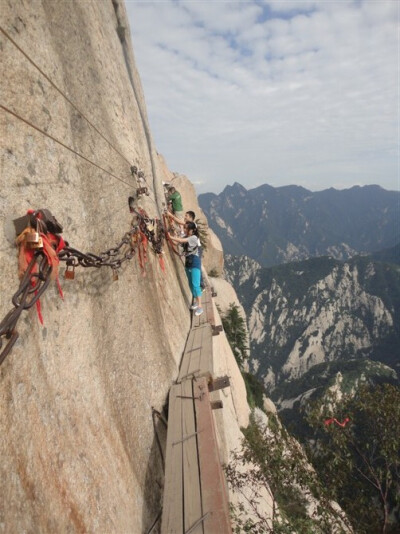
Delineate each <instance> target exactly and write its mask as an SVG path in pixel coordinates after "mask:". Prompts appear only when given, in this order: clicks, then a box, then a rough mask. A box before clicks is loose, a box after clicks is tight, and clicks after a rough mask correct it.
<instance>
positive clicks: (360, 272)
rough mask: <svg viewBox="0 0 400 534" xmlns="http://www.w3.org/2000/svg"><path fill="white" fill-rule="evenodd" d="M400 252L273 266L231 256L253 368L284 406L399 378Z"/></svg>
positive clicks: (228, 272) (229, 271)
mask: <svg viewBox="0 0 400 534" xmlns="http://www.w3.org/2000/svg"><path fill="white" fill-rule="evenodd" d="M398 252H399V249H398V247H394V248H393V249H392V250H386V251H384V253H382V254H376V255H375V256H376V257H381V256H383V257H385V258H388V259H390V260H391V261H390V262H387V261H386V262H382V261H378V260H377V259H375V257H374V256H357V257H355V258H352V259H351V260H347V261H340V260H335V259H333V258H329V257H321V258H311V259H309V260H304V261H301V262H292V263H289V264H284V265H280V266H275V267H269V268H265V267H261V266H260V265H259V264H258V263H257V262H255V261H254V260H251V259H249V258H246V257H232V256H228V257H227V261H226V263H225V266H226V267H225V268H226V276H227V278H228V280H229V281H230V282H231V283H232V284H233V285H234V286H235V288H236V291H237V293H238V296H239V299H240V301H241V303H242V304H243V306H244V309H245V311H246V314H247V317H248V327H249V336H250V348H251V351H250V354H251V357H250V360H249V370H250V371H251V373H252V374H254V375H255V376H256V377H257V378H258V379H259V380H260V381H261V382H262V383H263V385H264V388H265V391H266V392H267V393H268V394H269V395H270V396H271V398H272V399H273V400H274V401H275V403H276V404H277V406H278V409H280V410H281V411H284V410H292V409H293V408H295V409H298V408H299V407H300V405H301V404H302V403H303V404H304V402H306V401H307V400H308V399H310V398H315V397H316V396H318V395H320V394H322V393H323V392H324V391H326V389H327V388H331V387H333V388H336V389H338V388H339V389H340V390H341V392H342V393H345V392H349V391H351V389H352V388H353V389H355V388H357V386H358V385H359V384H360V383H363V382H373V383H377V382H380V381H386V382H395V383H398V378H399V376H400V265H399V256H398ZM396 261H397V263H396ZM291 418H293V415H291Z"/></svg>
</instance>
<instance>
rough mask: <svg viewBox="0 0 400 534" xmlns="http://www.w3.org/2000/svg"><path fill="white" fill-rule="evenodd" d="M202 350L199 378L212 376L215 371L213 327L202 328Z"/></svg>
mask: <svg viewBox="0 0 400 534" xmlns="http://www.w3.org/2000/svg"><path fill="white" fill-rule="evenodd" d="M202 330H203V332H202V334H203V335H202V350H201V360H200V365H199V367H200V373H198V376H207V374H208V375H209V376H211V375H212V371H213V350H212V330H211V325H210V324H208V323H207V324H206V325H204V327H203V328H202Z"/></svg>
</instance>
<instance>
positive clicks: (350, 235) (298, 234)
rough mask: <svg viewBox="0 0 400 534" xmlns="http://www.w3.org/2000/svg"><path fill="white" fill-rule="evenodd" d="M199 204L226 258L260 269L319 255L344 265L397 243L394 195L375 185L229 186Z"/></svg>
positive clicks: (397, 197)
mask: <svg viewBox="0 0 400 534" xmlns="http://www.w3.org/2000/svg"><path fill="white" fill-rule="evenodd" d="M199 204H200V206H201V208H202V209H203V211H204V212H205V214H206V216H207V218H208V222H209V225H210V226H211V228H212V229H213V230H214V232H215V233H216V234H217V235H218V237H219V238H220V240H221V242H222V245H223V248H224V251H225V253H226V254H231V255H235V256H241V255H245V256H248V257H250V258H253V259H254V260H256V261H258V262H259V263H260V264H261V265H262V266H263V267H269V266H272V265H278V264H281V263H286V262H290V261H298V260H303V259H307V258H311V257H318V256H325V255H327V256H331V257H332V258H335V259H340V260H346V259H348V258H350V257H352V256H354V255H356V254H360V253H361V254H368V253H372V252H376V251H380V250H383V249H386V248H391V247H393V246H395V245H396V244H398V243H399V242H400V224H399V208H400V193H399V192H397V191H386V190H385V189H382V188H381V187H380V186H378V185H368V186H364V187H359V186H354V187H352V188H351V189H345V190H336V189H334V188H330V189H326V190H324V191H318V192H311V191H309V190H307V189H305V188H303V187H299V186H294V185H290V186H285V187H277V188H275V187H272V186H270V185H267V184H264V185H261V186H259V187H257V188H255V189H249V190H247V189H245V188H244V187H243V186H242V185H240V184H239V183H234V184H233V185H232V186H227V187H225V189H224V190H223V191H222V193H220V194H219V195H216V194H214V193H206V194H202V195H199Z"/></svg>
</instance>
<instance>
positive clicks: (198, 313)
mask: <svg viewBox="0 0 400 534" xmlns="http://www.w3.org/2000/svg"><path fill="white" fill-rule="evenodd" d="M203 311H204V310H203V308H199V307H197V310H196V311H195V312H194V314H195V315H197V316H198V315H201V314H202V313H203Z"/></svg>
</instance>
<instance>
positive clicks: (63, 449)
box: [0, 0, 189, 533]
mask: <svg viewBox="0 0 400 534" xmlns="http://www.w3.org/2000/svg"><path fill="white" fill-rule="evenodd" d="M1 6H2V7H1V13H0V16H1V27H2V28H3V29H4V30H5V31H6V32H7V34H8V35H9V36H10V37H11V38H12V39H13V40H14V41H15V43H16V44H17V45H18V46H19V47H20V48H21V49H22V50H23V51H24V52H25V53H26V54H27V55H28V56H29V57H30V58H31V59H32V61H33V62H34V63H36V65H37V66H38V67H39V68H40V69H41V70H42V71H43V72H44V73H45V74H46V75H47V76H48V77H49V78H50V79H51V80H52V81H53V83H54V84H55V85H56V86H57V87H58V88H59V89H60V90H61V91H62V92H63V93H64V96H63V95H62V94H60V92H59V91H57V90H56V89H55V88H54V86H53V85H52V84H51V83H49V81H48V80H47V79H46V77H45V76H43V75H42V73H41V72H40V71H39V70H38V68H36V67H35V66H34V65H33V64H32V63H31V62H30V61H29V60H28V59H27V58H26V57H25V56H24V54H23V53H22V52H21V51H20V50H19V49H18V48H17V47H16V46H15V45H14V44H13V43H12V42H11V40H10V39H9V38H8V37H7V36H5V35H4V34H3V33H2V34H0V48H1V50H2V58H3V64H2V70H3V73H4V75H3V76H2V78H1V82H0V83H1V94H2V104H3V105H4V106H5V107H6V108H8V109H9V110H11V111H12V112H14V113H16V114H18V115H20V116H21V117H22V118H23V119H24V120H25V121H29V122H30V123H31V124H32V125H34V126H36V127H37V128H39V129H40V130H42V132H43V133H40V132H39V131H38V130H37V129H35V128H34V127H32V126H30V125H28V124H27V123H26V122H24V121H23V120H21V119H18V118H16V117H15V116H14V115H12V114H11V113H10V112H7V111H4V110H1V139H2V156H1V187H0V203H1V209H0V212H1V219H0V223H1V236H2V246H1V250H0V265H1V272H2V277H1V281H0V284H1V295H2V298H1V307H0V317H1V318H3V316H4V315H5V314H6V313H7V312H8V311H9V310H10V309H11V307H12V304H11V297H12V295H13V293H14V292H15V291H16V289H17V287H18V283H19V282H18V277H17V258H16V249H15V245H14V237H15V236H14V235H13V230H12V220H13V219H14V218H16V217H19V216H21V215H23V214H25V212H26V210H27V209H29V208H40V207H46V208H49V209H50V210H51V211H52V212H53V213H54V214H55V215H56V217H57V219H58V220H59V221H60V223H61V224H62V225H63V226H64V237H65V239H67V240H68V241H69V243H70V245H71V246H73V247H75V248H77V249H79V250H82V251H92V252H95V253H97V252H100V251H102V250H106V249H108V248H110V247H111V246H113V245H115V244H116V243H117V242H119V241H120V239H121V237H122V236H123V235H124V233H125V232H126V231H127V230H128V229H129V227H130V221H131V216H130V213H129V211H128V208H127V206H128V204H127V199H128V196H129V195H130V194H132V192H133V191H134V190H135V189H136V183H135V181H134V180H133V178H132V177H131V175H130V165H137V166H138V167H139V168H140V169H143V170H144V172H145V175H146V177H147V180H148V183H149V187H150V190H151V195H150V197H143V199H142V200H141V202H140V205H141V206H142V207H143V208H144V209H146V210H147V212H148V213H149V215H150V216H152V217H154V216H156V215H158V214H159V213H160V207H161V201H162V183H161V180H162V177H161V175H162V169H161V167H160V166H159V161H158V158H157V154H156V152H155V151H154V149H153V147H152V141H151V137H150V134H149V128H148V124H147V119H146V109H145V103H144V98H143V94H142V89H141V85H140V80H139V77H138V74H137V72H136V68H135V64H134V60H133V55H132V51H131V45H130V41H129V39H130V38H129V27H128V22H127V18H126V16H125V8H124V5H123V4H122V3H120V2H117V1H113V2H112V1H111V0H110V1H101V2H99V1H94V0H93V1H91V0H87V1H85V2H78V1H68V2H65V1H64V0H59V1H57V0H43V1H41V0H34V1H32V2H26V1H23V0H10V1H3V2H2V4H1ZM124 28H125V30H124ZM66 97H67V98H68V99H69V100H70V101H71V102H72V103H74V104H75V106H76V107H77V108H78V109H79V110H80V111H81V113H79V112H78V111H77V110H76V109H75V108H74V107H73V106H72V105H71V104H70V103H69V102H68V101H67V99H66ZM83 115H84V116H85V117H86V118H88V119H89V120H90V122H91V123H92V124H93V125H94V126H95V128H94V127H93V126H91V125H90V124H89V123H88V122H87V121H86V120H85V118H84V116H83ZM96 130H98V131H96ZM98 132H101V134H103V136H104V137H105V138H106V139H107V141H106V140H105V139H104V138H103V136H102V135H100V134H99V133H98ZM45 134H48V136H51V137H53V138H54V139H56V140H58V141H60V142H61V143H63V144H64V145H66V146H67V147H69V148H70V149H72V150H75V151H76V152H78V153H79V154H81V155H82V156H84V157H85V158H87V159H88V160H90V161H92V162H93V163H94V164H96V165H97V166H95V165H93V164H91V163H88V161H86V160H85V159H83V158H82V157H79V156H77V155H75V154H74V153H72V152H71V151H70V150H68V149H67V148H65V147H64V146H62V145H61V144H60V143H59V142H56V141H54V140H52V139H51V138H50V137H48V136H46V135H45ZM99 167H101V168H102V169H104V170H105V171H108V172H109V173H110V174H108V173H107V172H104V171H103V170H101V169H100V168H99ZM160 195H161V197H160ZM157 202H158V205H157ZM165 263H166V274H165V275H164V274H163V272H162V271H161V269H160V266H159V263H158V259H157V258H156V257H155V256H154V255H152V254H151V253H149V262H148V265H147V269H146V276H145V277H144V276H143V275H142V273H141V269H140V267H139V264H138V261H137V258H136V259H135V258H134V259H133V260H132V261H131V262H126V263H125V264H124V267H123V269H122V270H121V272H120V275H119V281H118V282H114V283H113V282H112V277H111V274H110V270H105V269H101V270H92V269H88V270H84V269H77V271H76V276H75V281H67V280H64V279H63V277H62V276H61V283H62V287H63V291H64V301H62V300H61V299H60V298H59V296H58V292H57V289H56V287H55V285H54V284H52V285H51V287H49V289H48V290H47V291H46V293H45V294H44V296H43V298H42V299H41V300H42V308H43V316H44V326H43V327H41V326H40V325H39V323H38V319H37V317H36V312H35V310H34V309H32V310H30V311H29V312H28V313H24V314H23V315H22V317H21V319H20V321H19V323H18V331H19V334H20V337H19V340H18V341H17V343H16V345H15V346H14V349H13V351H12V352H11V354H10V355H9V356H8V357H7V359H6V360H5V362H4V363H3V365H2V366H1V369H0V373H1V377H0V414H1V415H0V418H1V419H0V429H1V431H0V455H1V458H2V462H1V467H0V480H1V482H0V491H1V494H2V499H1V504H0V531H2V532H118V533H121V532H131V533H136V532H138V533H139V532H144V531H146V530H147V529H148V528H149V526H150V525H151V524H152V523H153V521H154V519H155V517H156V515H157V514H158V512H159V502H160V499H159V497H160V487H161V486H162V468H161V463H160V457H159V451H158V449H157V447H156V445H155V440H154V430H153V425H152V411H151V408H152V406H154V407H155V408H157V409H159V410H161V409H162V407H163V405H164V403H165V402H166V398H167V394H168V390H169V387H170V384H171V382H172V380H173V378H174V377H175V376H176V372H177V365H178V362H179V358H180V356H181V353H182V350H183V347H184V344H185V340H186V336H187V331H188V328H189V314H188V311H187V306H188V304H189V294H188V288H187V284H186V281H185V276H184V273H183V270H182V267H181V265H180V264H179V262H177V261H176V258H174V257H172V256H170V254H169V253H168V251H167V252H166V254H165ZM61 270H62V271H63V269H61ZM177 275H178V276H177Z"/></svg>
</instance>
